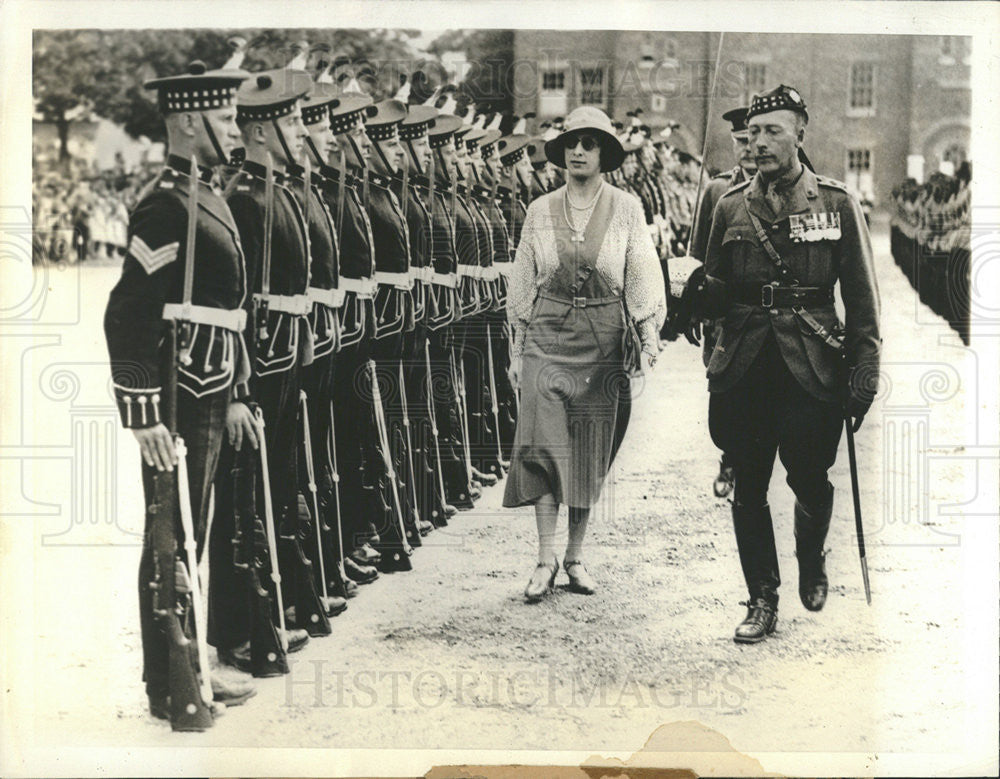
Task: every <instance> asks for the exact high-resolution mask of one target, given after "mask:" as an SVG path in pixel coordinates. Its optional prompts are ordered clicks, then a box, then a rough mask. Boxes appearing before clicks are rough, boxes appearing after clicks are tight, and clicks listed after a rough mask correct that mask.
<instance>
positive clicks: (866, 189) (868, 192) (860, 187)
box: [844, 149, 875, 201]
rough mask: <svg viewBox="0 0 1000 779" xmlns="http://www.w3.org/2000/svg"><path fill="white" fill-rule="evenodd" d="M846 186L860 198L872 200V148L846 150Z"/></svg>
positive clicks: (873, 190)
mask: <svg viewBox="0 0 1000 779" xmlns="http://www.w3.org/2000/svg"><path fill="white" fill-rule="evenodd" d="M844 183H845V184H847V188H848V189H849V190H850V191H851V192H852V193H853V194H855V195H856V196H857V197H858V198H859V199H861V200H869V201H873V200H874V196H875V187H874V184H873V181H872V150H871V149H848V150H847V175H846V176H844Z"/></svg>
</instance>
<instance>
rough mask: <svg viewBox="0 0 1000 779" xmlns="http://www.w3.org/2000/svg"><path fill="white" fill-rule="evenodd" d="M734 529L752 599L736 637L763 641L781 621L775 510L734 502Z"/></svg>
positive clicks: (750, 641) (742, 639)
mask: <svg viewBox="0 0 1000 779" xmlns="http://www.w3.org/2000/svg"><path fill="white" fill-rule="evenodd" d="M733 529H734V530H735V531H736V545H737V547H738V548H739V552H740V565H741V567H742V568H743V578H744V580H745V581H746V585H747V590H748V591H749V593H750V599H749V601H748V602H747V604H746V605H747V606H748V609H747V615H746V617H745V618H744V620H743V621H742V622H741V623H740V624H739V625H738V626H737V628H736V633H735V634H734V636H733V640H734V641H736V642H737V643H740V644H754V643H757V642H759V641H763V640H764V639H765V638H766V637H767V636H769V635H770V634H771V633H773V632H774V629H775V626H776V625H777V621H778V617H777V614H778V586H779V585H780V584H781V579H780V577H779V575H778V554H777V551H776V550H775V547H774V527H773V525H772V522H771V509H770V507H769V506H768V505H767V504H766V503H765V504H764V505H763V506H746V505H744V504H742V503H740V502H738V501H737V502H734V503H733Z"/></svg>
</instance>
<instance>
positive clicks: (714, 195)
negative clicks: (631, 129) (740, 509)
mask: <svg viewBox="0 0 1000 779" xmlns="http://www.w3.org/2000/svg"><path fill="white" fill-rule="evenodd" d="M749 110H750V108H749V107H742V108H734V109H732V110H731V111H726V113H724V114H723V115H722V118H723V119H725V120H726V121H727V122H729V123H731V124H732V129H731V130H730V134H731V135H732V138H733V154H734V155H735V156H736V165H735V166H734V167H732V168H731V169H729V170H726V171H723V172H722V173H720V174H719V175H717V176H714V177H713V178H712V180H711V181H709V182H708V184H707V185H706V186H705V190H704V192H703V193H702V196H701V203H699V204H698V207H697V208H698V210H697V213H696V215H695V223H694V225H693V226H692V229H693V230H694V231H695V232H694V233H693V235H692V236H691V250H690V253H691V256H692V257H694V258H695V259H696V260H699V261H700V262H705V247H706V245H707V244H708V233H709V231H710V230H711V229H712V214H713V213H714V212H715V206H716V205H717V204H718V202H719V200H720V199H721V198H722V196H723V195H724V194H726V192H728V191H729V190H730V189H732V188H733V187H735V186H737V185H738V184H742V183H743V182H744V181H749V180H750V179H751V178H753V175H754V173H756V172H757V161H756V160H755V159H754V156H753V151H752V150H751V148H750V134H749V132H748V131H747V112H748V111H749ZM703 327H704V336H705V344H704V347H703V349H702V358H703V360H704V362H705V367H706V368H707V367H708V361H709V359H711V357H712V351H713V350H714V349H715V342H716V340H717V339H718V336H719V330H720V329H721V328H722V322H721V321H716V322H704V323H702V322H701V321H700V320H697V319H692V321H691V326H690V327H689V328H688V332H687V338H688V340H689V341H691V342H692V343H695V344H697V342H698V338H699V337H700V336H701V334H702V329H703ZM712 489H713V490H714V492H715V495H716V497H719V498H725V497H726V496H727V495H729V493H731V492H732V491H733V464H732V458H730V456H729V455H728V454H726V453H725V452H723V453H722V458H721V459H720V460H719V475H718V476H716V477H715V483H714V484H713V485H712Z"/></svg>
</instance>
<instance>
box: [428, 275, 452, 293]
mask: <svg viewBox="0 0 1000 779" xmlns="http://www.w3.org/2000/svg"><path fill="white" fill-rule="evenodd" d="M430 282H431V284H437V285H438V286H439V287H451V288H452V289H454V288H455V287H457V286H458V279H457V277H456V276H455V274H454V273H436V272H432V273H431V274H430Z"/></svg>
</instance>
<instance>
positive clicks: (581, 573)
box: [563, 560, 597, 595]
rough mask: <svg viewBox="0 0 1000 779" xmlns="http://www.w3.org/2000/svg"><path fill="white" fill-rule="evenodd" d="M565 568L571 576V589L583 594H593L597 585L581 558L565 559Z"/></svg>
mask: <svg viewBox="0 0 1000 779" xmlns="http://www.w3.org/2000/svg"><path fill="white" fill-rule="evenodd" d="M563 570H564V571H566V575H567V576H569V589H570V591H571V592H578V593H580V594H581V595H593V594H594V593H595V592H597V585H596V584H595V583H594V580H593V579H592V578H591V576H590V574H589V573H587V569H586V568H584V567H583V563H581V562H580V561H579V560H563Z"/></svg>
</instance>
